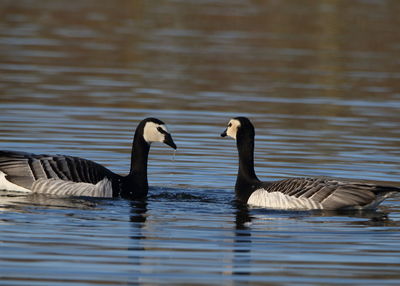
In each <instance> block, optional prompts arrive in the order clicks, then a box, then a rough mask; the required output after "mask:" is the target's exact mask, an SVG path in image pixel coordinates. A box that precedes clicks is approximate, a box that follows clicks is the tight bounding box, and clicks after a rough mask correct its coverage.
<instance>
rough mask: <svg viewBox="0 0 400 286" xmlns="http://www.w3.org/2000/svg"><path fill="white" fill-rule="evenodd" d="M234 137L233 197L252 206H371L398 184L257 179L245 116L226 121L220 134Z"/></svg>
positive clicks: (251, 130) (394, 190)
mask: <svg viewBox="0 0 400 286" xmlns="http://www.w3.org/2000/svg"><path fill="white" fill-rule="evenodd" d="M221 136H222V137H225V136H230V137H232V138H233V139H235V140H236V145H237V149H238V152H239V171H238V175H237V179H236V185H235V192H236V198H237V199H238V200H239V201H241V202H244V203H247V204H249V205H252V206H256V207H262V208H271V209H293V210H313V209H326V210H341V209H368V208H375V207H376V206H378V205H379V203H381V202H382V201H383V200H384V199H386V198H387V197H389V196H391V195H394V194H395V193H398V192H399V191H400V188H398V187H391V186H381V185H374V184H368V183H362V182H345V181H338V180H335V179H325V178H291V179H285V180H280V181H275V182H262V181H260V180H259V179H258V178H257V176H256V173H255V171H254V136H255V132H254V127H253V124H252V123H251V122H250V120H249V119H248V118H246V117H236V118H233V119H231V120H230V121H229V123H228V127H227V128H226V130H225V131H224V132H223V133H222V134H221Z"/></svg>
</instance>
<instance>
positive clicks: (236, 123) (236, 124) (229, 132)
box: [226, 119, 240, 139]
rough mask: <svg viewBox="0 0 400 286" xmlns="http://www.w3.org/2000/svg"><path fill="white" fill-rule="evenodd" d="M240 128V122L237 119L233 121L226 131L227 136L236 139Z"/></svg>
mask: <svg viewBox="0 0 400 286" xmlns="http://www.w3.org/2000/svg"><path fill="white" fill-rule="evenodd" d="M239 127H240V121H239V120H237V119H231V120H230V121H229V123H228V128H227V129H226V134H227V135H228V136H229V137H232V138H233V139H236V134H237V131H238V128H239Z"/></svg>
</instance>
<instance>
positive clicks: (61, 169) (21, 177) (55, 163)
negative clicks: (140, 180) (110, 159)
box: [0, 151, 116, 190]
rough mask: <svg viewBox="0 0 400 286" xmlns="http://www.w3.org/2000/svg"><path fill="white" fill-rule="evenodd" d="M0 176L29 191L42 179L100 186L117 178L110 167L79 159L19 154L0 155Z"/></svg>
mask: <svg viewBox="0 0 400 286" xmlns="http://www.w3.org/2000/svg"><path fill="white" fill-rule="evenodd" d="M0 172H2V173H4V174H6V175H7V177H6V179H7V180H8V181H9V182H11V183H13V184H16V185H18V186H21V187H23V188H26V189H28V190H30V189H31V188H32V184H33V183H34V182H35V181H36V180H39V179H60V180H68V181H72V182H86V183H91V184H96V183H98V182H99V181H100V180H102V179H103V178H104V177H109V178H114V177H115V176H116V174H114V173H113V172H111V171H110V170H109V169H107V168H106V167H104V166H102V165H100V164H97V163H95V162H93V161H90V160H86V159H82V158H79V157H73V156H65V155H55V156H52V155H46V154H40V155H37V154H31V153H26V152H15V151H0Z"/></svg>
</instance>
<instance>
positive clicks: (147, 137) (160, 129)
mask: <svg viewBox="0 0 400 286" xmlns="http://www.w3.org/2000/svg"><path fill="white" fill-rule="evenodd" d="M141 123H142V124H141V125H142V126H143V130H142V132H143V133H142V134H143V139H144V141H146V142H147V144H149V145H150V144H151V143H153V142H161V143H164V144H166V145H168V146H170V147H171V148H173V149H176V145H175V143H174V140H173V139H172V136H171V134H170V133H169V132H168V129H167V127H166V126H165V124H164V122H162V121H161V120H159V119H157V118H146V119H144V120H143V121H142V122H141Z"/></svg>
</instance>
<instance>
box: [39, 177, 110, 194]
mask: <svg viewBox="0 0 400 286" xmlns="http://www.w3.org/2000/svg"><path fill="white" fill-rule="evenodd" d="M32 192H35V193H41V194H51V195H57V196H74V197H97V198H112V184H111V181H110V180H108V179H107V178H104V179H103V180H101V181H99V182H98V183H97V184H96V185H94V184H90V183H75V182H71V181H64V180H57V179H39V180H37V181H35V182H34V183H33V185H32Z"/></svg>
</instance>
